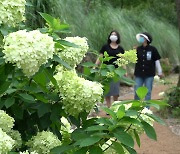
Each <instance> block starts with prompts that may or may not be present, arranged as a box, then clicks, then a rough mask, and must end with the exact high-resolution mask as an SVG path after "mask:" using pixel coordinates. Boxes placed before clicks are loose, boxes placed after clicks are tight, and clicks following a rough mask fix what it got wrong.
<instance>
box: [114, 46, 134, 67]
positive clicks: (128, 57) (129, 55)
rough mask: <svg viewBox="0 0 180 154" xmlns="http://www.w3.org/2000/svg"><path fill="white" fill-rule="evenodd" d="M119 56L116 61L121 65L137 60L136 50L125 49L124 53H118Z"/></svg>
mask: <svg viewBox="0 0 180 154" xmlns="http://www.w3.org/2000/svg"><path fill="white" fill-rule="evenodd" d="M117 56H118V57H119V58H118V59H117V61H116V62H115V63H116V64H117V65H118V66H119V67H122V66H125V65H127V64H129V63H136V62H137V53H136V50H129V51H125V53H124V54H122V53H120V54H118V55H117Z"/></svg>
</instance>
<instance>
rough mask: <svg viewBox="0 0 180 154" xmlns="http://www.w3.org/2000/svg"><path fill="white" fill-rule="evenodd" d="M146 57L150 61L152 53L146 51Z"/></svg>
mask: <svg viewBox="0 0 180 154" xmlns="http://www.w3.org/2000/svg"><path fill="white" fill-rule="evenodd" d="M146 57H147V60H151V57H152V52H151V51H147V54H146Z"/></svg>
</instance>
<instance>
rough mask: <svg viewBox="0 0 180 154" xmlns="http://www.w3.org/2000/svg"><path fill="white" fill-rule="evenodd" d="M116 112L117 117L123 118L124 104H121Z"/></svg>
mask: <svg viewBox="0 0 180 154" xmlns="http://www.w3.org/2000/svg"><path fill="white" fill-rule="evenodd" d="M116 114H117V117H118V118H119V119H121V118H123V117H124V116H125V106H124V105H121V106H120V107H119V109H118V111H117V113H116Z"/></svg>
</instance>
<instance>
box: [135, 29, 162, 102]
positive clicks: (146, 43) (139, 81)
mask: <svg viewBox="0 0 180 154" xmlns="http://www.w3.org/2000/svg"><path fill="white" fill-rule="evenodd" d="M136 39H137V41H138V42H139V43H141V46H139V47H137V58H138V60H137V63H136V65H135V72H134V75H135V82H136V84H135V91H136V90H137V89H138V88H139V87H141V86H143V85H145V86H146V87H147V88H148V93H147V95H146V97H145V100H150V99H151V91H152V86H153V80H154V76H155V74H156V69H157V72H158V76H159V77H162V76H163V75H162V68H161V65H160V61H159V60H160V59H161V56H160V55H159V53H158V51H157V49H156V48H155V47H154V46H151V45H150V44H151V42H152V36H151V35H150V34H149V33H147V32H144V33H140V34H137V35H136ZM135 99H136V100H137V99H139V98H138V96H137V94H136V92H135Z"/></svg>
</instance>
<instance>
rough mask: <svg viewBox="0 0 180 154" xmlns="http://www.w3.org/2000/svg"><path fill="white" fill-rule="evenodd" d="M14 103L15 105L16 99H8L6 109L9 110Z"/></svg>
mask: <svg viewBox="0 0 180 154" xmlns="http://www.w3.org/2000/svg"><path fill="white" fill-rule="evenodd" d="M14 103H15V99H14V98H8V99H7V100H6V101H5V103H4V105H5V106H6V108H9V107H11V106H12V105H13V104H14Z"/></svg>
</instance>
